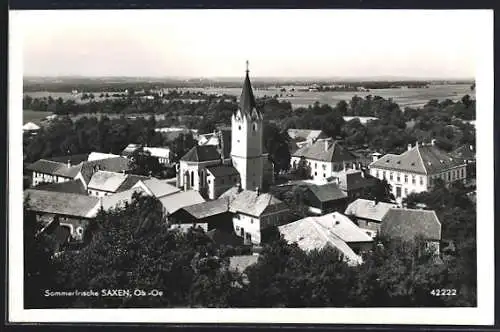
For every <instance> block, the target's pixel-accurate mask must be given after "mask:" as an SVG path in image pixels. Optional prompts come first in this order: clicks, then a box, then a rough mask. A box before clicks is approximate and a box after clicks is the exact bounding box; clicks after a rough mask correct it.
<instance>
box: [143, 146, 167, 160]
mask: <svg viewBox="0 0 500 332" xmlns="http://www.w3.org/2000/svg"><path fill="white" fill-rule="evenodd" d="M143 149H144V151H148V152H149V153H150V154H151V156H153V157H156V158H169V157H170V149H169V148H167V147H165V148H159V147H148V146H145V147H144V148H143Z"/></svg>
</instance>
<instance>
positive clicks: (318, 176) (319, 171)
mask: <svg viewBox="0 0 500 332" xmlns="http://www.w3.org/2000/svg"><path fill="white" fill-rule="evenodd" d="M300 160H301V157H297V156H292V157H291V159H290V164H291V166H292V169H294V168H296V167H297V165H299V162H300ZM305 160H306V163H307V165H308V166H309V168H310V169H311V177H312V179H313V180H314V182H315V183H321V182H323V181H324V180H326V179H328V178H329V177H332V176H336V175H337V173H338V172H341V171H343V170H346V169H359V168H360V164H359V161H358V160H356V159H353V160H348V161H345V162H327V161H321V160H315V159H307V158H306V159H305Z"/></svg>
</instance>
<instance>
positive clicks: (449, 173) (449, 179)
mask: <svg viewBox="0 0 500 332" xmlns="http://www.w3.org/2000/svg"><path fill="white" fill-rule="evenodd" d="M448 181H451V172H448Z"/></svg>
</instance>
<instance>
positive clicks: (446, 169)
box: [369, 140, 467, 202]
mask: <svg viewBox="0 0 500 332" xmlns="http://www.w3.org/2000/svg"><path fill="white" fill-rule="evenodd" d="M369 168H370V174H371V175H372V176H374V177H376V178H378V179H385V180H386V181H387V182H388V183H389V184H390V185H391V187H392V190H393V192H392V193H393V195H394V197H395V198H396V201H398V202H401V201H402V199H403V198H405V197H407V196H408V194H410V193H419V192H423V191H429V190H430V189H431V188H432V187H433V186H434V182H435V181H436V180H437V179H441V180H443V181H444V182H445V183H446V184H449V183H452V182H455V181H465V179H466V177H467V171H466V163H465V162H464V161H463V160H460V159H457V158H453V157H452V156H451V155H449V154H448V153H446V152H444V151H442V150H440V149H438V148H437V146H435V144H434V140H433V141H432V143H431V144H425V145H424V144H419V143H418V142H417V143H416V145H415V146H414V147H412V146H411V145H408V150H407V151H406V152H404V153H402V154H400V155H395V154H387V155H385V156H383V157H381V158H379V159H377V160H374V161H373V162H372V163H371V164H370V166H369Z"/></svg>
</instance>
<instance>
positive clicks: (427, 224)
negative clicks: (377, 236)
mask: <svg viewBox="0 0 500 332" xmlns="http://www.w3.org/2000/svg"><path fill="white" fill-rule="evenodd" d="M380 233H381V234H382V235H385V236H388V237H391V238H401V239H403V240H412V239H414V238H415V237H417V236H422V237H423V238H424V239H425V240H432V241H440V240H441V223H440V222H439V219H438V217H437V215H436V213H435V212H434V211H429V210H415V209H402V208H391V209H390V210H389V211H388V212H387V214H386V215H385V216H384V218H383V219H382V225H381V227H380Z"/></svg>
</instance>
